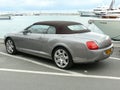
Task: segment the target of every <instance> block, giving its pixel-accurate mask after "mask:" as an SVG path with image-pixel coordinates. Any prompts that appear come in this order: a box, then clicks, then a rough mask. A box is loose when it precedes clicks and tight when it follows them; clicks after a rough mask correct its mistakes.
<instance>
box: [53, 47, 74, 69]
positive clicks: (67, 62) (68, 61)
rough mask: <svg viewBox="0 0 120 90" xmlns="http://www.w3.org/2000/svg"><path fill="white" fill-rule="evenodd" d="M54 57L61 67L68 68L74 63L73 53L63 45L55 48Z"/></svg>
mask: <svg viewBox="0 0 120 90" xmlns="http://www.w3.org/2000/svg"><path fill="white" fill-rule="evenodd" d="M53 59H54V61H55V64H56V65H57V66H58V67H59V68H61V69H68V68H70V67H71V66H72V65H73V60H72V56H71V54H70V53H69V51H68V50H67V49H65V48H63V47H59V48H56V49H55V50H54V53H53Z"/></svg>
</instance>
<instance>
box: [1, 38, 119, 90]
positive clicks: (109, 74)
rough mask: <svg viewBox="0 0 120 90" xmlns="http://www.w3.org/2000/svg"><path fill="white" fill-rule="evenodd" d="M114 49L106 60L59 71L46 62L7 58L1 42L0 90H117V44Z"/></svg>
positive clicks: (24, 56) (29, 57)
mask: <svg viewBox="0 0 120 90" xmlns="http://www.w3.org/2000/svg"><path fill="white" fill-rule="evenodd" d="M114 46H115V48H114V53H113V54H112V56H111V57H110V58H108V59H106V60H103V61H101V62H98V63H91V64H75V65H74V66H73V67H72V68H71V69H70V70H61V69H59V68H57V67H56V66H55V64H54V62H53V61H51V60H48V59H44V58H40V57H36V56H32V55H28V54H24V53H18V54H16V55H9V54H7V53H6V50H5V46H4V43H3V40H0V90H120V47H119V42H117V43H116V42H115V43H114Z"/></svg>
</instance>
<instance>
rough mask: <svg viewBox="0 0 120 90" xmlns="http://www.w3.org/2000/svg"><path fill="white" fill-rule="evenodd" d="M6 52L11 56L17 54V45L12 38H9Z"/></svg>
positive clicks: (6, 43)
mask: <svg viewBox="0 0 120 90" xmlns="http://www.w3.org/2000/svg"><path fill="white" fill-rule="evenodd" d="M5 46H6V51H7V53H9V54H16V52H17V50H16V47H15V44H14V42H13V40H12V39H11V38H8V39H7V40H6V42H5Z"/></svg>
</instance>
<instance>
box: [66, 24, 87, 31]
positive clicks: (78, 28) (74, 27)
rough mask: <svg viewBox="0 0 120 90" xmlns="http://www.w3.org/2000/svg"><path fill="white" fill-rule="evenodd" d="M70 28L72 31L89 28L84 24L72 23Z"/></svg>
mask: <svg viewBox="0 0 120 90" xmlns="http://www.w3.org/2000/svg"><path fill="white" fill-rule="evenodd" d="M68 28H69V29H70V30H72V31H83V30H85V31H86V30H88V29H87V28H86V27H85V26H84V25H80V24H78V25H70V26H68Z"/></svg>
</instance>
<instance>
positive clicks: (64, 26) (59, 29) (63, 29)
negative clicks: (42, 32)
mask: <svg viewBox="0 0 120 90" xmlns="http://www.w3.org/2000/svg"><path fill="white" fill-rule="evenodd" d="M77 24H79V25H82V24H81V23H78V22H73V21H42V22H36V23H34V24H33V25H50V26H54V27H55V28H56V34H73V33H84V32H89V31H90V30H88V29H87V30H82V31H72V30H70V29H69V28H68V26H69V25H77Z"/></svg>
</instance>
